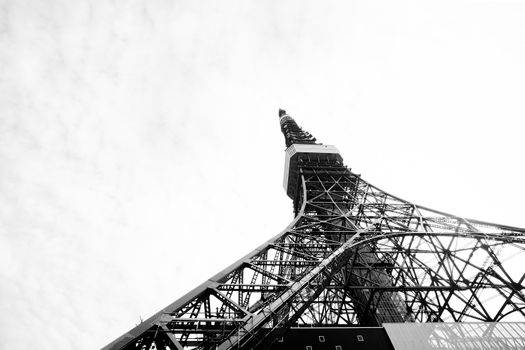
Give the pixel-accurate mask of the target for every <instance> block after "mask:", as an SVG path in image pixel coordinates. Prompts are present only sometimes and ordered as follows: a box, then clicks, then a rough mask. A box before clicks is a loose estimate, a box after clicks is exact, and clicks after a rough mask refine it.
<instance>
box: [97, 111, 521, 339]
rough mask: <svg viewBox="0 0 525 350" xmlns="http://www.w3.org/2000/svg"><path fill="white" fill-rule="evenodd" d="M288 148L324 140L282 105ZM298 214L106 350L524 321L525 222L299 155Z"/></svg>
mask: <svg viewBox="0 0 525 350" xmlns="http://www.w3.org/2000/svg"><path fill="white" fill-rule="evenodd" d="M280 122H281V129H282V131H283V134H284V135H285V141H286V145H287V146H288V147H291V146H293V145H309V146H312V145H313V146H317V145H318V144H316V143H315V141H316V140H315V139H314V138H313V137H312V136H311V135H310V134H308V133H306V132H304V131H303V130H302V129H301V128H300V127H298V126H297V124H296V123H295V121H294V120H293V119H292V118H291V117H289V116H288V115H287V114H286V113H285V112H284V111H280ZM291 171H293V172H294V174H293V176H295V177H296V182H295V184H294V188H292V189H290V188H289V190H288V193H289V194H291V195H292V197H293V199H294V208H295V214H296V216H295V219H294V220H293V221H292V222H291V224H290V225H289V226H288V227H287V228H286V229H285V230H284V231H283V232H281V233H280V234H279V235H277V236H275V237H274V238H272V239H271V240H269V241H268V242H266V243H264V244H263V245H261V246H260V247H258V248H257V249H255V250H254V251H253V252H251V253H250V254H248V255H246V256H245V257H244V258H242V259H241V260H239V261H238V262H236V263H234V264H233V265H231V266H230V267H228V268H226V269H225V270H224V271H222V272H220V273H219V274H217V275H215V276H214V277H212V278H211V279H209V280H208V281H206V282H205V283H203V284H202V285H200V286H199V287H197V288H196V289H194V290H193V291H191V292H190V293H188V294H187V295H185V296H184V297H182V298H181V299H179V300H177V301H176V302H174V303H173V304H171V305H169V306H168V307H166V308H165V309H163V310H162V311H160V312H158V313H157V314H155V315H154V316H152V317H151V318H149V319H148V320H146V321H144V322H143V323H141V324H140V325H138V326H137V327H136V328H134V329H132V330H131V331H130V332H128V333H126V334H124V335H123V336H121V337H120V338H118V339H117V340H115V341H114V342H113V343H111V344H109V345H108V346H107V347H106V348H107V349H155V348H156V349H184V348H196V349H216V348H217V349H233V348H235V349H238V348H242V349H251V348H264V347H267V346H268V345H269V344H271V343H272V342H273V341H274V340H275V339H277V338H278V337H280V336H281V335H282V334H283V333H284V331H285V330H286V329H287V328H288V327H290V326H302V325H305V326H314V327H315V326H343V325H344V326H349V325H359V326H378V325H381V324H382V323H386V322H388V323H391V322H499V321H524V320H525V295H524V292H523V289H524V287H525V273H524V272H525V268H524V267H523V266H521V265H519V264H513V263H512V261H513V258H514V257H516V256H518V255H520V254H521V256H525V255H524V254H525V253H524V250H525V229H521V228H515V227H509V226H502V225H495V224H491V223H487V222H483V221H478V220H470V219H465V218H461V217H457V216H454V215H450V214H446V213H443V212H440V211H436V210H431V209H428V208H425V207H422V206H418V205H415V204H412V203H410V202H407V201H405V200H403V199H400V198H398V197H395V196H393V195H390V194H388V193H387V192H384V191H382V190H380V189H379V188H377V187H375V186H373V185H371V184H369V183H368V182H366V181H364V180H363V179H362V178H361V177H360V176H359V175H356V174H354V173H352V172H351V171H350V169H348V168H347V167H345V166H344V165H343V162H342V158H341V157H340V156H339V154H336V153H325V154H323V153H316V152H310V153H301V152H299V153H297V154H296V157H295V163H294V167H293V168H292V170H291Z"/></svg>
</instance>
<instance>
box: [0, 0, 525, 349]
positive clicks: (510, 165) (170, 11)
mask: <svg viewBox="0 0 525 350" xmlns="http://www.w3.org/2000/svg"><path fill="white" fill-rule="evenodd" d="M524 19H525V1H474V0H471V1H465V0H454V1H391V0H386V1H370V0H367V1H326V0H323V1H305V0H301V1H283V0H280V1H260V0H259V1H247V0H243V1H167V0H165V1H162V0H153V1H151V0H147V1H146V0H143V1H95V0H93V1H81V0H73V1H72V0H63V1H58V0H56V1H54V0H48V1H41V0H33V1H31V0H16V1H15V0H13V1H9V0H0V348H2V349H8V348H9V349H28V348H33V347H35V346H37V347H38V348H39V349H93V348H99V347H101V346H103V345H105V344H107V343H108V342H110V341H112V340H113V339H115V338H116V337H118V336H120V335H121V334H122V333H123V332H125V331H127V330H129V329H130V328H132V327H133V326H134V325H135V324H136V323H138V322H139V321H140V318H141V317H142V318H144V319H145V318H147V317H149V316H151V315H152V314H153V313H155V312H156V311H158V310H159V309H161V308H162V307H164V306H166V305H167V304H169V303H171V302H172V301H174V300H176V299H177V298H178V297H180V296H181V295H183V294H185V293H186V292H188V291H189V290H191V289H192V288H194V287H196V286H197V285H198V284H200V283H201V282H203V281H205V280H206V279H207V278H209V277H210V276H212V275H214V274H215V273H216V272H218V271H220V270H222V269H223V268H225V267H226V266H228V265H229V264H230V263H233V262H234V261H235V260H237V259H239V258H240V257H242V256H243V255H245V254H246V253H248V252H249V251H251V250H252V249H254V248H255V247H256V246H257V245H259V244H260V243H262V242H264V241H265V240H267V239H268V238H270V237H272V236H274V235H275V234H277V233H278V232H279V231H281V230H282V229H283V228H284V227H285V226H286V225H287V224H288V223H289V222H290V221H291V219H292V215H293V214H292V203H291V200H290V199H288V198H287V197H286V195H285V193H284V190H283V189H282V175H283V174H282V173H283V163H284V162H283V160H284V152H283V151H284V139H283V137H282V135H281V133H280V130H279V123H278V118H277V111H278V108H285V109H286V110H287V111H288V112H289V113H290V114H291V115H292V116H293V117H294V118H295V119H296V120H297V122H298V123H299V125H302V126H303V127H304V128H305V129H306V130H308V131H309V132H311V133H312V134H313V135H314V136H316V137H317V139H318V140H319V141H321V142H323V143H325V144H334V145H335V146H336V147H338V148H339V150H340V151H341V153H342V155H343V158H344V159H345V162H346V164H347V165H348V166H349V167H351V168H352V169H353V170H354V171H356V172H357V173H361V174H362V175H363V177H364V178H365V179H367V180H368V181H370V182H371V183H373V184H375V185H377V186H379V187H380V188H383V189H385V190H386V191H388V192H390V193H392V194H395V195H398V196H400V197H402V198H405V199H408V200H411V201H413V202H415V203H418V204H421V205H425V206H428V207H432V208H435V209H439V210H442V211H446V212H451V213H455V214H458V215H462V216H466V217H470V218H478V219H483V220H487V221H492V222H497V223H504V224H509V225H514V226H521V227H525V215H524V209H525V205H524V204H523V203H524V200H525V184H524V182H523V179H525V159H524V157H523V150H524V138H523V133H524V128H523V126H524V117H525V99H524V96H525V63H524V62H525V20H524Z"/></svg>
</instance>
